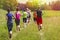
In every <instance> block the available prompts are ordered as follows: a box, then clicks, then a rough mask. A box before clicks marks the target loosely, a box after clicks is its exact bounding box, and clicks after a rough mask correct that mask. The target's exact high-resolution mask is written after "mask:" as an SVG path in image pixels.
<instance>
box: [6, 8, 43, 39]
mask: <svg viewBox="0 0 60 40" xmlns="http://www.w3.org/2000/svg"><path fill="white" fill-rule="evenodd" d="M21 16H22V17H23V23H24V28H26V25H27V24H28V23H29V22H30V19H31V10H30V9H29V8H26V9H24V10H22V13H20V11H19V8H16V12H15V14H14V15H13V14H12V13H11V11H10V8H8V9H7V14H6V19H7V27H8V32H9V38H11V37H12V28H13V19H15V23H16V31H20V20H21ZM33 16H34V17H33V19H34V21H35V22H36V23H37V25H38V30H39V31H40V30H41V29H42V11H41V10H40V9H38V10H35V11H34V14H33Z"/></svg>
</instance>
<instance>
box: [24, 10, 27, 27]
mask: <svg viewBox="0 0 60 40" xmlns="http://www.w3.org/2000/svg"><path fill="white" fill-rule="evenodd" d="M23 23H24V28H26V25H27V12H26V10H24V12H23Z"/></svg>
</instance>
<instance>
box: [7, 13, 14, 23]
mask: <svg viewBox="0 0 60 40" xmlns="http://www.w3.org/2000/svg"><path fill="white" fill-rule="evenodd" d="M6 16H7V18H8V19H7V22H12V16H13V15H12V13H11V12H9V13H7V14H6Z"/></svg>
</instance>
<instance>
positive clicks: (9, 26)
mask: <svg viewBox="0 0 60 40" xmlns="http://www.w3.org/2000/svg"><path fill="white" fill-rule="evenodd" d="M7 27H8V31H9V32H10V31H12V27H13V23H11V22H7Z"/></svg>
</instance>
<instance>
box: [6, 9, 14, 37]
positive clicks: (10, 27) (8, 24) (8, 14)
mask: <svg viewBox="0 0 60 40" xmlns="http://www.w3.org/2000/svg"><path fill="white" fill-rule="evenodd" d="M12 17H14V16H13V14H12V13H11V12H10V8H8V9H7V14H6V19H7V27H8V33H9V38H11V37H12V28H13V21H12Z"/></svg>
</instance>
